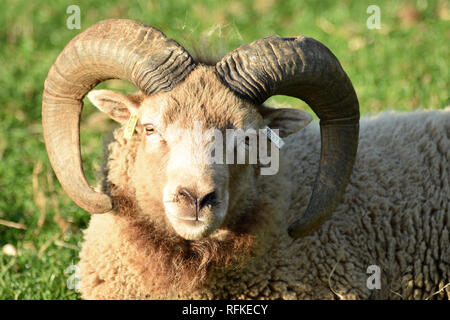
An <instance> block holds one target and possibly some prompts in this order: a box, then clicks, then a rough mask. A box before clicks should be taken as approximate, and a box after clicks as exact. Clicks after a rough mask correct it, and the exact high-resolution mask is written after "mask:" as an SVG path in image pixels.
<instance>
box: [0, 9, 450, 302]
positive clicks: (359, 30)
mask: <svg viewBox="0 0 450 320" xmlns="http://www.w3.org/2000/svg"><path fill="white" fill-rule="evenodd" d="M126 2H127V1H108V3H106V2H103V1H98V0H96V1H91V0H89V1H78V2H77V1H72V0H70V1H66V0H56V1H51V2H49V1H43V0H36V1H25V0H16V1H12V0H3V1H1V2H0V12H1V13H0V66H1V68H0V105H1V108H0V249H2V250H1V252H0V299H76V298H78V297H79V296H78V294H77V293H76V292H75V291H74V290H72V289H69V288H68V286H67V280H68V279H69V280H70V279H71V277H72V276H73V275H74V274H73V269H70V265H71V264H75V263H76V262H77V259H78V258H77V256H78V250H79V246H80V241H81V239H82V237H81V231H80V230H81V229H83V228H85V227H86V224H87V222H88V219H89V216H88V214H87V213H85V212H83V211H82V210H81V209H80V208H78V207H77V206H76V205H75V204H74V203H73V202H72V201H71V200H70V198H68V196H66V195H65V193H64V192H63V191H62V189H61V187H60V185H59V182H58V181H57V180H56V178H55V176H54V174H53V171H52V169H51V167H50V165H49V162H48V158H47V155H46V151H45V146H44V143H43V138H42V126H41V119H40V114H41V99H42V90H43V84H44V80H45V78H46V75H47V72H48V70H49V68H50V66H51V65H52V63H53V62H54V60H55V58H56V57H57V55H58V53H59V52H60V51H61V50H62V48H63V47H64V46H65V45H66V44H67V42H68V41H69V40H70V39H71V38H73V37H74V36H75V35H77V34H78V33H79V32H81V31H83V30H85V29H86V28H87V27H89V26H90V25H92V24H93V23H95V22H97V21H99V20H102V19H108V18H130V19H135V20H139V21H142V22H145V23H147V24H151V25H154V26H156V27H158V28H159V29H161V30H162V31H163V32H164V33H165V34H166V35H168V36H169V37H172V38H174V39H176V40H178V41H179V42H180V43H181V44H183V45H184V46H185V47H186V48H187V49H193V48H201V49H202V50H203V51H205V50H206V51H208V52H209V53H210V54H217V53H219V54H220V53H225V52H227V51H228V50H230V49H233V48H235V47H237V46H239V45H240V44H243V43H248V42H251V41H253V40H256V39H259V38H261V37H264V36H267V35H280V36H292V35H308V36H311V37H314V38H316V39H318V40H319V41H321V42H323V43H325V44H326V45H327V46H328V47H329V48H330V49H331V50H332V51H333V52H334V53H335V55H336V56H337V57H338V58H339V59H340V61H341V64H342V65H343V67H344V69H345V70H346V71H347V73H348V75H349V76H350V78H351V79H352V81H353V83H354V86H355V89H356V91H357V94H358V96H359V101H360V105H361V111H362V114H375V113H378V112H380V111H382V110H386V109H395V110H401V111H408V110H414V109H417V108H435V109H437V108H444V107H445V106H448V105H449V104H450V102H449V92H450V90H449V83H450V76H449V67H448V61H449V57H450V46H449V43H450V4H449V2H448V1H446V0H435V1H434V0H433V1H432V0H417V1H372V0H371V1H365V0H362V1H361V0H355V1H339V2H337V1H328V0H320V1H313V0H310V1H309V0H286V1H275V0H259V1H237V0H234V1H185V0H181V1H169V0H167V1H130V4H127V3H126ZM49 3H51V4H49ZM73 4H77V5H79V7H80V10H81V30H77V29H74V30H70V29H68V28H67V27H66V20H67V18H68V17H69V14H67V13H66V9H67V7H68V6H69V5H73ZM371 4H375V5H377V6H378V7H379V9H380V27H381V28H380V29H369V28H368V26H367V23H366V22H367V19H368V18H369V17H370V16H371V14H373V13H367V8H368V6H369V5H371ZM101 86H103V87H114V88H119V89H130V86H127V85H124V84H123V83H121V82H118V81H109V82H107V83H106V84H102V85H101ZM273 101H275V102H277V103H278V104H290V105H292V106H294V107H299V108H305V109H306V110H309V109H308V107H305V105H304V104H303V103H302V102H300V101H296V100H293V99H289V98H286V97H276V98H273V99H272V102H273ZM110 127H111V124H110V123H109V122H105V121H104V120H102V118H100V119H99V118H98V113H96V112H95V111H94V108H93V107H92V106H91V105H89V104H87V106H86V108H85V110H84V113H83V129H82V146H83V149H82V151H83V157H84V166H85V171H86V174H87V176H88V179H89V181H90V182H91V183H92V184H95V181H97V180H96V179H97V178H98V177H96V172H97V170H98V169H99V167H100V164H101V161H102V157H101V134H102V133H105V132H106V131H107V130H109V128H110ZM65 271H66V272H65ZM72 279H73V278H72Z"/></svg>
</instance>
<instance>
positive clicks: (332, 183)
mask: <svg viewBox="0 0 450 320" xmlns="http://www.w3.org/2000/svg"><path fill="white" fill-rule="evenodd" d="M216 71H217V73H218V74H219V76H220V78H221V79H222V81H223V82H224V83H225V84H227V85H228V86H229V87H230V88H231V89H232V90H233V91H234V92H235V93H236V94H237V95H238V96H240V97H242V98H244V99H247V100H250V101H252V102H253V103H255V104H261V103H263V102H264V101H265V100H267V99H268V98H269V97H271V96H273V95H288V96H292V97H296V98H299V99H301V100H303V101H305V102H306V103H307V104H308V105H309V106H310V107H311V108H312V110H313V111H314V112H315V113H316V114H317V116H318V117H319V118H320V131H321V157H320V164H319V171H318V173H317V176H316V180H315V183H314V187H313V192H312V195H311V198H310V200H309V204H308V207H307V209H306V212H305V214H304V215H303V216H302V217H301V218H300V219H299V220H297V221H295V222H294V223H293V224H292V225H291V226H290V227H289V229H288V232H289V234H290V235H291V236H292V237H293V238H299V237H303V236H306V235H308V234H311V233H312V232H314V231H315V230H316V229H318V228H319V227H320V226H321V225H322V223H323V222H324V221H325V220H326V219H328V217H329V216H330V215H331V213H332V212H333V210H334V209H335V207H336V206H337V204H338V203H339V201H340V199H341V197H342V195H343V193H344V190H345V187H346V186H347V183H348V180H349V177H350V174H351V171H352V168H353V163H354V161H355V158H356V151H357V147H358V134H359V103H358V98H357V96H356V93H355V90H354V88H353V85H352V83H351V81H350V79H349V78H348V76H347V75H346V74H345V72H344V70H343V69H342V67H341V65H340V63H339V61H338V60H337V58H336V57H335V56H334V55H333V53H332V52H331V51H330V50H329V49H328V48H327V47H325V46H324V45H323V44H321V43H320V42H318V41H316V40H314V39H311V38H307V37H295V38H280V37H266V38H263V39H260V40H257V41H255V42H253V43H251V44H248V45H243V46H241V47H239V48H237V49H236V50H234V51H232V52H230V53H229V54H227V55H226V56H225V57H224V58H223V59H222V60H221V61H220V62H219V63H217V65H216Z"/></svg>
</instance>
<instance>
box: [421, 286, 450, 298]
mask: <svg viewBox="0 0 450 320" xmlns="http://www.w3.org/2000/svg"><path fill="white" fill-rule="evenodd" d="M448 286H450V282H449V283H447V284H446V285H445V286H443V287H442V288H441V289H439V290H438V291H436V292H434V293H433V294H431V295H430V296H428V297H427V298H426V299H425V300H429V299H430V298H431V297H433V296H435V295H437V294H439V293H441V292H443V291H444V289H445V288H447V287H448Z"/></svg>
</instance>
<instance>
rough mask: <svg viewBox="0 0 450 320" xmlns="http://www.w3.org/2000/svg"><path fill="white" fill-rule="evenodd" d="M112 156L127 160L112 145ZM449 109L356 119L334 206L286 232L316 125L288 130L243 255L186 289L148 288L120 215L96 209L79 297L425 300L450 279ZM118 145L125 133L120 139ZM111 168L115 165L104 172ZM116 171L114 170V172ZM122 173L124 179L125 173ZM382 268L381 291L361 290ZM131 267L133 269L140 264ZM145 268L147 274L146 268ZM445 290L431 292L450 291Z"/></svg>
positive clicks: (315, 140) (445, 294) (312, 151)
mask: <svg viewBox="0 0 450 320" xmlns="http://www.w3.org/2000/svg"><path fill="white" fill-rule="evenodd" d="M119 135H120V133H117V132H116V137H117V138H118V139H117V140H118V141H119V142H115V145H114V147H112V148H111V150H112V152H111V157H113V158H114V157H116V159H117V158H120V157H123V158H129V160H130V159H132V158H133V153H132V152H131V153H125V152H123V151H121V150H120V149H119V148H118V145H119V144H120V141H121V138H119ZM449 139H450V110H449V109H448V108H447V109H446V110H443V111H416V112H411V113H394V112H385V113H382V114H380V115H378V116H375V117H370V118H362V119H361V130H360V142H359V149H358V156H357V159H356V163H355V166H354V170H353V173H352V176H351V180H350V183H349V185H348V187H347V189H346V192H345V195H344V198H343V200H342V203H341V204H340V205H339V206H338V207H337V208H336V210H335V211H334V213H333V214H332V217H331V218H330V219H329V220H328V221H326V222H325V223H324V225H323V226H322V227H321V228H320V230H319V231H318V232H316V233H315V234H313V235H311V236H308V237H306V238H302V239H297V240H295V241H294V240H292V239H291V238H290V237H289V236H288V234H287V227H288V226H289V225H290V223H291V222H293V221H294V219H296V218H298V217H299V215H300V214H301V213H303V212H304V210H305V206H306V204H307V201H308V199H309V195H310V193H311V188H312V185H313V179H314V175H315V172H316V170H317V161H318V158H319V149H320V138H319V129H318V125H317V123H312V124H311V125H310V126H308V127H307V128H305V129H304V130H302V131H301V132H299V133H297V134H295V135H292V136H290V137H288V138H286V139H285V140H286V143H287V145H286V146H285V147H284V148H283V149H282V151H283V153H282V156H281V157H282V159H281V161H282V163H281V164H280V172H279V174H278V175H276V176H260V180H259V181H258V184H257V186H256V188H257V194H259V197H258V199H259V200H258V201H260V202H261V203H262V207H263V208H264V210H263V211H265V212H264V213H263V214H262V215H261V216H262V217H263V219H264V223H261V224H260V225H259V226H258V228H259V229H258V230H257V231H255V232H256V233H258V236H257V237H256V240H255V243H254V244H253V250H252V254H251V256H250V258H249V259H248V260H247V261H246V262H245V263H244V264H243V265H242V266H240V267H238V268H234V269H231V270H227V271H214V270H213V271H211V274H210V277H209V279H208V281H207V282H206V283H205V284H204V285H203V286H202V287H201V288H199V289H197V290H195V291H194V292H190V293H183V291H182V290H178V291H176V292H173V291H172V292H171V293H168V294H167V295H158V294H154V293H153V292H152V291H151V290H149V288H148V287H146V285H145V283H147V280H145V279H146V278H147V279H148V278H151V277H152V275H151V272H150V271H149V270H147V273H148V274H146V272H145V270H146V269H145V266H141V267H142V268H141V269H139V268H137V267H136V265H139V262H140V260H142V261H145V259H142V256H141V255H143V254H144V253H143V252H140V251H139V250H138V249H136V247H135V245H134V244H133V243H130V242H127V241H126V240H125V239H124V237H123V236H122V233H123V232H124V230H126V229H127V227H128V226H127V224H126V223H124V221H123V219H122V218H121V216H120V215H115V214H113V213H107V214H102V215H93V216H92V219H91V222H90V224H89V228H88V229H87V230H86V232H85V242H84V245H83V250H82V252H81V261H80V264H79V265H80V267H81V270H82V282H81V292H82V296H83V298H86V299H145V298H150V299H153V298H160V299H165V298H184V299H190V298H194V299H196V298H202V299H203V298H208V299H224V298H227V299H230V298H231V299H235V298H237V299H279V298H281V299H402V298H403V299H426V298H428V297H430V296H432V294H433V293H435V292H437V291H439V290H440V289H442V288H443V287H444V286H445V285H446V284H447V283H449V281H450V250H449V218H450V205H449V194H450V188H449V172H448V168H449V167H448V164H449V158H450V140H449ZM122 143H124V141H122ZM112 170H114V168H112ZM110 174H111V175H114V172H110ZM124 178H125V177H124ZM370 265H377V266H379V267H380V268H381V289H380V290H377V289H374V290H369V289H368V288H367V286H366V281H367V278H368V277H369V275H370V274H367V273H366V270H367V267H368V266H370ZM136 270H141V271H140V272H138V271H136ZM142 270H144V271H142ZM449 297H450V288H449V287H448V286H447V287H446V288H445V289H444V290H442V291H441V292H440V293H438V294H436V295H434V296H432V298H447V299H448V298H449Z"/></svg>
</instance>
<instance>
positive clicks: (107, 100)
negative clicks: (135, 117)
mask: <svg viewBox="0 0 450 320" xmlns="http://www.w3.org/2000/svg"><path fill="white" fill-rule="evenodd" d="M87 97H88V98H89V100H90V101H91V102H92V104H93V105H94V106H96V107H97V108H98V109H99V110H100V111H102V112H104V113H106V114H107V115H108V116H109V117H110V118H111V119H113V120H115V121H117V122H120V123H122V124H124V123H126V122H127V121H128V119H129V118H130V115H131V113H132V112H133V113H135V112H137V110H138V106H137V104H136V101H135V100H134V99H133V98H132V97H131V96H129V95H127V94H124V93H121V92H116V91H111V90H92V91H91V92H89V94H88V95H87Z"/></svg>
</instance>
